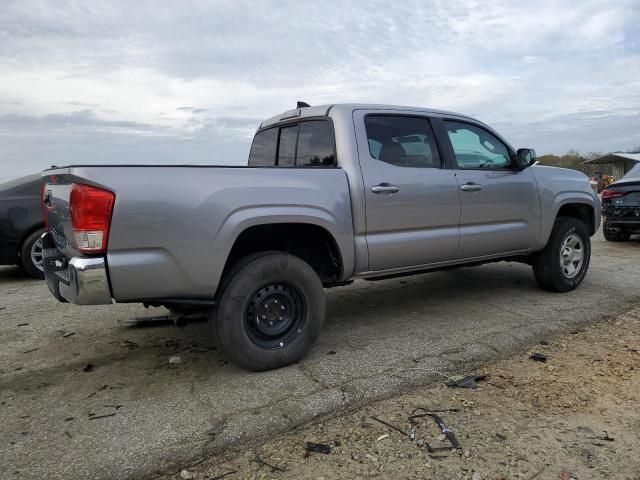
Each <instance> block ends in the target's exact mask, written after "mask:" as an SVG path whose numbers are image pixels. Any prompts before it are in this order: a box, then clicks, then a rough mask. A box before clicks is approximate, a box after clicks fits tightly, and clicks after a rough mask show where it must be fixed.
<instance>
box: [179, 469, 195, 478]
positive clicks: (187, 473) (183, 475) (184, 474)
mask: <svg viewBox="0 0 640 480" xmlns="http://www.w3.org/2000/svg"><path fill="white" fill-rule="evenodd" d="M180 478H182V479H184V480H191V479H192V478H196V474H195V473H193V472H190V471H189V470H182V471H181V472H180Z"/></svg>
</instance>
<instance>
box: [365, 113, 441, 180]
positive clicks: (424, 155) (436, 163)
mask: <svg viewBox="0 0 640 480" xmlns="http://www.w3.org/2000/svg"><path fill="white" fill-rule="evenodd" d="M364 123H365V128H366V131H367V141H368V143H369V153H370V154H371V156H372V157H373V158H375V159H377V160H380V161H382V162H385V163H389V164H391V165H395V166H398V167H416V168H439V167H440V157H439V155H438V148H437V146H436V142H435V139H434V137H433V131H432V130H431V125H430V124H429V120H427V119H426V118H420V117H407V116H399V115H398V116H396V115H367V116H366V117H365V119H364Z"/></svg>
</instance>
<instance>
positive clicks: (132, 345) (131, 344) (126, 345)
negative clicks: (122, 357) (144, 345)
mask: <svg viewBox="0 0 640 480" xmlns="http://www.w3.org/2000/svg"><path fill="white" fill-rule="evenodd" d="M120 346H121V347H123V348H128V349H129V350H132V349H134V348H138V347H139V346H140V345H138V344H137V343H136V342H132V341H131V340H125V341H124V342H122V343H121V344H120Z"/></svg>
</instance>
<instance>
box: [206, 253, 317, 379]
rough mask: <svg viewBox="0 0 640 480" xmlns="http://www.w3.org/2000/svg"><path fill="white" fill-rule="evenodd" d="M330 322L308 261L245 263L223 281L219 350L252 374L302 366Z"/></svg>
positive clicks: (272, 256)
mask: <svg viewBox="0 0 640 480" xmlns="http://www.w3.org/2000/svg"><path fill="white" fill-rule="evenodd" d="M324 316H325V298H324V290H323V287H322V282H321V281H320V278H319V277H318V275H317V274H316V272H315V271H314V270H313V269H312V268H311V267H310V266H309V265H308V264H307V263H306V262H304V261H303V260H301V259H300V258H298V257H295V256H293V255H289V254H286V253H280V252H265V253H262V254H254V255H252V256H251V257H249V258H246V259H243V260H240V262H239V263H238V264H237V265H236V266H234V267H233V268H232V269H231V270H230V272H229V274H228V276H227V278H225V279H223V283H222V288H221V291H220V292H219V294H218V301H217V304H216V307H215V309H213V310H212V312H211V319H212V323H213V325H212V328H213V329H214V337H215V338H216V343H217V345H218V348H219V349H220V350H221V351H222V353H223V354H224V355H225V356H226V357H227V358H229V360H231V361H232V362H234V363H236V364H237V365H239V366H241V367H243V368H246V369H248V370H255V371H258V370H270V369H273V368H278V367H282V366H285V365H288V364H290V363H293V362H296V361H298V360H300V359H301V358H302V357H303V356H304V355H305V354H306V353H307V351H308V350H309V349H310V348H311V346H312V345H313V343H314V342H315V340H316V339H317V337H318V335H319V333H320V329H321V328H322V324H323V322H324Z"/></svg>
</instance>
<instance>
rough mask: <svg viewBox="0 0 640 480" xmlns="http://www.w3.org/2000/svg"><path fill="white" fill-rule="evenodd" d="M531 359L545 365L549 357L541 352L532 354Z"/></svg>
mask: <svg viewBox="0 0 640 480" xmlns="http://www.w3.org/2000/svg"><path fill="white" fill-rule="evenodd" d="M529 358H530V359H531V360H533V361H535V362H542V363H545V362H546V361H547V356H546V355H545V354H544V353H540V352H534V353H532V354H531V355H530V356H529Z"/></svg>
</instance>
